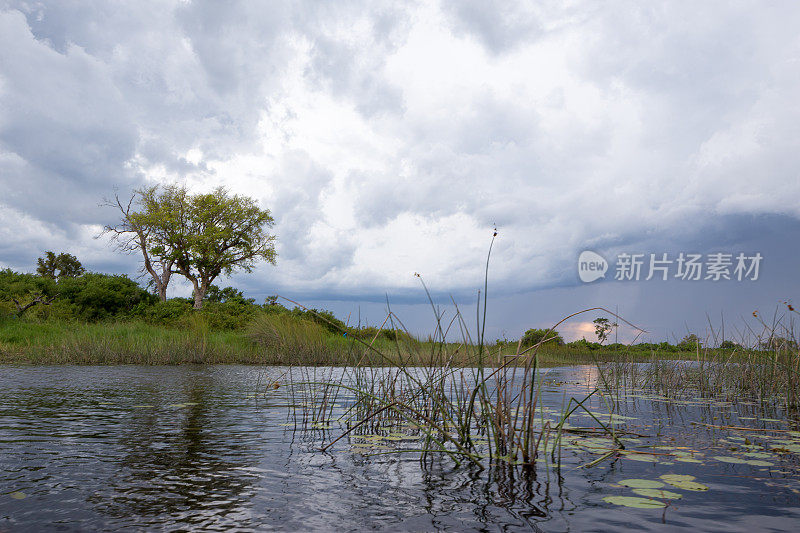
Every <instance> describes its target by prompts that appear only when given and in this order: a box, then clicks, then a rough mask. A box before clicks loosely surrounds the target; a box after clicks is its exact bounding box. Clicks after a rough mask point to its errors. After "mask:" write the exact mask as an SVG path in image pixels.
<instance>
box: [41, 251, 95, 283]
mask: <svg viewBox="0 0 800 533" xmlns="http://www.w3.org/2000/svg"><path fill="white" fill-rule="evenodd" d="M36 263H37V265H38V266H37V268H36V273H37V274H39V275H40V276H43V277H45V278H52V279H61V278H75V277H78V276H80V275H81V274H83V273H84V272H85V271H86V270H85V269H84V268H83V265H81V262H80V261H78V258H77V257H75V256H74V255H72V254H67V253H60V254H58V255H56V254H55V253H54V252H49V251H48V252H45V253H44V256H42V257H40V258H39V259H37V260H36Z"/></svg>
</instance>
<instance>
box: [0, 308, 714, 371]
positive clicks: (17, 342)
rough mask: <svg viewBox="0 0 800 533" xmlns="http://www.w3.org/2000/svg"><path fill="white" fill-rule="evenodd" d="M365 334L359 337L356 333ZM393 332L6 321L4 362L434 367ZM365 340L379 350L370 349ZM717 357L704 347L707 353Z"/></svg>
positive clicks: (613, 351)
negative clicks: (346, 333)
mask: <svg viewBox="0 0 800 533" xmlns="http://www.w3.org/2000/svg"><path fill="white" fill-rule="evenodd" d="M356 336H357V337H359V340H360V341H361V342H359V341H357V340H356V338H355V337H356ZM389 337H390V336H389V335H386V334H385V331H381V330H376V329H374V328H369V329H367V328H364V330H362V333H360V334H358V335H354V334H352V330H351V335H350V336H347V335H343V334H340V333H334V332H332V331H330V330H329V329H328V328H325V327H323V326H322V325H320V324H318V323H315V322H312V321H310V320H304V319H300V318H297V317H294V316H291V315H288V314H266V313H264V314H259V315H256V316H255V317H254V318H253V319H252V320H250V321H249V322H248V323H247V324H246V325H244V326H242V327H239V328H236V329H218V328H214V327H212V326H211V325H209V321H208V320H206V319H205V318H204V317H202V316H198V317H196V318H195V319H194V320H186V321H183V322H181V323H180V324H178V325H174V326H166V325H156V324H151V323H148V322H145V321H143V320H123V321H113V322H109V321H106V322H96V323H87V322H80V321H75V320H55V319H49V320H42V321H38V320H19V319H5V320H0V362H2V363H29V364H154V365H156V364H190V363H239V364H275V365H339V366H341V365H354V364H359V363H360V364H368V365H373V366H375V365H379V366H389V365H392V364H394V363H395V362H399V361H402V362H403V364H412V365H426V364H430V363H431V361H433V360H434V359H435V358H436V357H437V351H441V349H442V348H441V345H440V344H439V343H434V342H432V341H430V340H417V339H415V338H413V337H411V336H409V335H404V334H403V335H396V336H395V338H394V339H391V338H389ZM365 343H366V344H368V345H370V346H371V347H367V346H365ZM447 350H448V352H449V353H450V354H451V356H452V357H453V359H454V361H455V362H457V363H458V364H459V365H470V364H471V363H472V361H471V359H472V358H474V357H475V350H474V349H468V348H467V347H466V346H464V345H461V344H459V343H447ZM515 350H516V346H509V345H507V344H499V345H493V346H489V347H487V350H486V354H485V356H484V357H485V363H486V364H488V365H490V366H495V365H496V364H498V362H499V361H502V360H504V358H505V357H506V356H508V355H511V354H513V353H514V352H515ZM713 355H714V354H709V353H708V352H707V351H706V352H704V357H711V356H713ZM653 357H656V358H659V359H690V360H693V359H695V358H696V357H697V354H696V353H695V352H658V351H652V350H648V349H637V348H636V347H619V346H616V347H607V348H602V349H589V348H586V347H581V346H566V345H548V344H545V345H543V346H542V347H541V348H540V352H539V359H540V364H541V365H543V366H559V365H569V364H591V363H596V362H598V361H625V362H637V361H641V362H643V361H649V360H650V359H652V358H653Z"/></svg>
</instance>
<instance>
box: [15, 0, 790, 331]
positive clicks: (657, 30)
mask: <svg viewBox="0 0 800 533" xmlns="http://www.w3.org/2000/svg"><path fill="white" fill-rule="evenodd" d="M798 27H800V4H798V3H796V2H793V1H776V2H744V1H742V2H730V1H724V2H714V1H709V2H702V3H697V2H688V1H686V2H683V1H670V2H637V1H630V2H613V1H612V2H602V3H600V2H593V1H586V2H583V1H566V2H563V1H557V2H556V1H553V2H549V1H543V2H536V3H515V2H509V1H497V2H494V1H490V0H481V1H477V0H462V1H453V2H450V1H440V2H435V1H431V2H398V1H388V2H350V1H341V2H261V1H259V2H249V1H231V2H215V1H185V0H176V1H170V0H158V1H148V0H130V1H126V0H118V1H113V2H107V1H96V2H91V1H69V0H57V1H55V0H54V1H51V2H47V1H43V2H36V1H12V0H0V268H12V269H14V270H17V271H33V270H34V269H35V264H36V258H37V257H39V256H41V255H42V254H43V252H44V251H45V250H53V251H56V252H62V251H63V252H69V253H72V254H74V255H76V256H77V257H78V258H79V259H80V260H81V261H82V262H83V264H84V265H85V266H86V267H87V268H89V269H90V270H95V271H101V272H113V273H125V274H128V275H130V276H132V277H134V276H136V275H137V271H138V268H139V266H140V265H139V264H138V258H137V257H136V256H126V255H122V254H120V253H118V252H117V251H115V250H114V248H113V247H112V246H110V245H109V242H108V241H107V239H105V238H102V237H101V238H98V234H99V233H100V232H101V230H102V228H103V226H104V225H105V224H110V223H113V222H115V220H116V217H117V215H118V213H115V211H114V210H113V209H110V208H108V207H104V206H102V204H103V199H104V198H109V197H113V195H114V194H119V195H120V196H122V197H129V196H130V194H131V192H132V191H133V190H134V189H136V188H137V187H141V186H143V185H153V184H169V183H178V184H183V185H186V186H187V187H189V188H190V189H191V190H192V191H195V192H205V191H209V190H211V189H213V188H214V187H217V186H220V185H222V186H225V187H227V188H228V189H229V190H230V191H231V192H232V193H234V194H243V195H247V196H251V197H253V198H255V199H256V200H257V201H258V203H259V204H260V205H261V206H262V207H263V208H267V209H269V210H270V211H271V212H272V214H273V216H274V218H275V222H276V223H275V226H274V228H273V230H272V231H273V232H274V234H275V235H277V241H276V250H277V253H278V259H277V264H276V265H275V266H272V265H267V264H264V265H261V266H259V267H258V268H257V269H256V270H255V271H254V272H253V273H251V274H235V275H233V276H232V277H231V278H229V279H220V280H218V281H217V284H218V285H221V286H225V285H234V286H236V287H238V288H240V289H242V290H244V292H245V293H246V294H247V295H248V296H251V297H253V298H256V299H257V300H258V301H259V302H260V301H263V299H264V298H265V297H266V296H268V295H272V294H280V295H281V296H285V297H287V298H291V299H293V300H296V301H300V302H302V303H303V304H305V305H308V306H311V307H322V308H327V309H331V310H333V311H334V312H335V313H336V314H337V315H338V316H340V317H342V318H344V319H347V318H349V320H350V321H351V322H357V321H358V320H359V319H360V320H361V322H362V323H369V324H371V325H377V324H380V323H381V322H382V321H383V318H384V317H385V314H386V309H387V301H388V302H389V306H390V308H391V309H392V311H394V312H396V313H397V314H398V316H400V317H401V318H402V319H403V323H404V324H405V325H406V326H407V327H408V328H409V329H410V330H412V331H413V332H415V333H417V334H420V335H424V334H427V333H432V332H433V325H434V323H435V320H434V311H433V310H432V308H431V305H430V303H429V302H428V299H427V296H426V293H425V290H424V288H423V286H422V284H421V281H424V283H425V285H426V286H427V287H428V289H429V290H430V293H431V296H432V299H433V302H434V307H438V309H439V310H440V311H439V312H443V313H444V316H445V319H447V320H449V319H451V318H452V317H453V316H454V314H455V309H454V303H455V304H457V305H458V307H459V309H460V310H461V312H462V313H463V315H464V316H466V317H469V318H468V326H469V327H471V328H473V329H474V324H475V322H476V318H475V317H476V309H475V306H476V301H477V300H478V291H479V290H481V291H483V287H484V276H485V274H486V259H487V254H488V251H489V247H490V244H492V236H493V233H494V230H495V228H496V230H497V237H496V239H495V240H494V243H493V244H492V254H491V258H490V261H489V269H488V305H487V319H486V326H487V327H486V336H487V337H489V338H492V339H494V338H502V337H506V338H509V339H511V338H518V337H519V335H520V334H521V333H522V332H523V331H525V330H526V329H528V328H532V327H549V326H551V325H553V324H555V323H557V322H558V321H559V320H560V319H561V318H563V317H564V316H567V315H569V314H571V313H573V312H576V311H579V310H581V309H585V308H590V307H596V306H601V307H605V308H607V309H609V310H611V311H616V312H618V314H619V315H621V316H622V317H623V318H625V319H626V320H627V321H629V322H630V323H632V324H635V325H636V326H638V327H639V328H641V329H643V330H645V331H646V333H640V332H638V331H637V330H634V329H632V328H630V327H628V326H626V327H621V328H620V330H619V333H618V335H619V338H620V340H624V341H626V342H627V341H632V340H634V339H638V340H652V341H659V340H670V341H672V340H674V339H679V338H681V337H683V336H684V335H686V334H687V333H688V332H695V333H698V334H699V335H700V336H701V337H704V336H708V335H709V334H710V332H711V330H713V331H714V332H715V333H716V332H719V330H720V329H721V328H722V327H723V326H724V327H725V328H726V332H731V334H733V333H732V332H735V331H737V332H739V333H741V334H743V335H744V334H747V332H748V331H753V330H754V329H757V328H758V327H759V326H758V323H757V320H756V319H755V318H754V317H752V312H753V311H755V310H758V311H759V313H760V314H761V316H769V317H770V318H772V317H773V314H774V313H775V312H776V311H777V312H778V316H783V315H785V314H786V313H787V308H786V306H785V304H784V302H791V301H792V298H796V297H797V295H798V274H800V268H799V267H798V265H799V264H800V263H799V262H798V259H800V248H798V246H797V243H798V242H800V241H798V238H800V165H798V163H800V99H798V98H797V94H798V88H800V34H799V33H798V32H797V28H798ZM585 250H589V251H593V252H595V253H597V254H599V255H600V256H601V257H602V258H604V259H605V260H606V262H607V269H608V270H607V272H606V274H605V277H603V278H600V279H597V280H595V281H592V282H582V281H581V279H580V277H579V275H578V257H579V255H580V253H581V252H583V251H585ZM665 253H666V254H668V255H667V259H668V260H672V261H673V263H671V264H670V266H669V269H670V270H669V272H668V273H667V274H668V275H667V277H668V279H667V280H662V279H661V278H660V276H654V278H653V279H651V280H649V281H646V280H645V279H644V278H646V277H647V273H648V272H647V269H648V267H649V261H650V258H651V254H653V255H654V256H655V257H656V258H659V259H660V258H662V254H665ZM681 253H684V254H690V253H692V254H699V255H700V256H701V259H702V262H703V266H704V267H705V268H707V267H708V265H707V263H708V261H709V260H710V256H711V255H712V254H720V253H721V254H724V255H727V254H730V256H731V258H732V259H731V261H732V263H733V264H732V265H731V266H730V268H729V269H728V270H729V277H732V278H733V279H729V280H727V279H724V278H722V279H720V280H718V281H715V280H713V279H705V277H706V271H703V273H702V276H701V279H699V280H687V279H681V278H680V277H675V274H676V273H677V262H676V260H677V257H678V256H679V254H681ZM740 253H742V254H744V255H745V257H746V258H750V257H755V254H760V256H761V257H762V259H761V260H760V263H759V272H758V275H757V276H754V273H753V272H751V276H750V278H745V279H742V280H738V279H736V276H734V275H732V274H733V271H734V267H735V264H736V257H737V256H738V254H740ZM620 254H630V255H634V254H643V255H642V258H643V261H644V267H643V271H642V275H641V278H640V279H638V280H637V279H635V278H634V279H615V278H616V277H617V265H618V261H617V259H618V258H619V257H620ZM415 273H419V274H420V276H421V277H417V276H415ZM753 277H756V279H751V278H753ZM190 291H191V289H190V287H189V286H188V285H187V284H186V283H180V282H174V283H173V285H172V287H171V294H172V295H176V296H187V295H188V294H189V293H190ZM795 303H798V302H797V300H795ZM598 316H610V315H609V314H608V313H606V312H604V311H591V312H587V313H584V314H582V315H579V316H577V317H575V318H573V319H571V320H570V321H568V322H566V323H565V324H562V325H561V326H560V327H559V331H561V332H562V333H563V335H564V336H565V338H567V339H568V340H569V339H577V338H581V337H586V338H588V339H589V340H593V339H594V334H593V328H592V327H591V321H592V320H593V319H594V318H596V317H598ZM620 323H621V322H620ZM471 334H474V331H473V332H472V333H471ZM637 335H638V337H637ZM726 335H728V333H726Z"/></svg>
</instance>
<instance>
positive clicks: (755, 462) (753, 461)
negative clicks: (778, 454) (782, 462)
mask: <svg viewBox="0 0 800 533" xmlns="http://www.w3.org/2000/svg"><path fill="white" fill-rule="evenodd" d="M747 464H749V465H752V466H774V465H773V464H772V463H770V462H769V461H762V460H760V459H751V460H749V461H747Z"/></svg>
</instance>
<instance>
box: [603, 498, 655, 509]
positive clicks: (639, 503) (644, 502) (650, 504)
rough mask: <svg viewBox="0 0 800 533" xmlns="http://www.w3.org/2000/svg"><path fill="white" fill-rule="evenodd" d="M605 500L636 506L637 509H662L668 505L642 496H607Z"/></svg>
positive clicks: (615, 503)
mask: <svg viewBox="0 0 800 533" xmlns="http://www.w3.org/2000/svg"><path fill="white" fill-rule="evenodd" d="M603 501H605V502H607V503H613V504H614V505H624V506H625V507H635V508H637V509H661V508H662V507H666V506H667V504H666V503H664V502H660V501H658V500H651V499H649V498H640V497H638V496H606V497H605V498H603Z"/></svg>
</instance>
